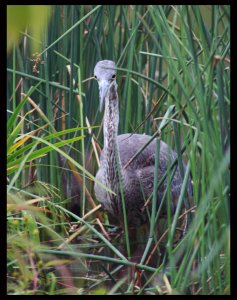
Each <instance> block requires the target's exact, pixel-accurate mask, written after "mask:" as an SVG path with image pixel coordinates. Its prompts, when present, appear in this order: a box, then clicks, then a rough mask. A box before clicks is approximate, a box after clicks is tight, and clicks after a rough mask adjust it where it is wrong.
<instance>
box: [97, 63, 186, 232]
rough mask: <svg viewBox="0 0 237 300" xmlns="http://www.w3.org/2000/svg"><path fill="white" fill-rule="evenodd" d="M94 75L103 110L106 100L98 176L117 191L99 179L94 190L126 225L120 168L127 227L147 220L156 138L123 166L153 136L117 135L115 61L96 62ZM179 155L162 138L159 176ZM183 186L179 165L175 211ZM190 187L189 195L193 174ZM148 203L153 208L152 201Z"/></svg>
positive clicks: (173, 200) (160, 192) (172, 188)
mask: <svg viewBox="0 0 237 300" xmlns="http://www.w3.org/2000/svg"><path fill="white" fill-rule="evenodd" d="M94 75H95V78H96V79H97V81H98V84H99V93H100V110H101V109H102V106H103V103H104V102H105V113H104V124H103V131H104V148H103V151H102V153H101V157H100V168H99V170H98V172H97V174H96V179H97V180H99V181H100V182H101V183H103V184H104V185H105V186H107V187H108V188H109V189H111V190H112V191H114V192H115V194H116V195H114V194H112V193H109V192H108V191H106V190H105V189H103V188H102V187H101V186H100V185H98V184H96V183H95V194H96V197H97V199H98V200H99V202H100V203H101V204H102V207H103V208H104V209H105V210H106V211H108V213H109V214H111V215H112V216H113V217H114V218H116V219H117V220H118V221H119V223H120V225H121V226H123V222H124V217H123V210H122V200H121V193H120V188H119V173H118V168H119V170H120V174H121V178H120V180H121V183H122V190H123V194H124V199H125V203H126V213H127V222H128V227H130V228H132V227H136V226H139V225H141V224H144V223H146V222H148V215H147V212H146V209H144V203H145V201H146V200H147V199H148V198H149V196H150V195H151V194H152V192H153V184H154V166H155V149H156V142H155V140H153V141H152V142H151V143H150V144H149V145H148V146H147V147H146V148H145V149H144V150H143V151H142V153H140V154H139V155H138V157H137V158H136V159H135V160H134V161H132V163H131V164H129V165H128V167H127V168H126V169H124V168H123V167H124V166H125V165H126V163H127V162H128V161H129V159H130V158H131V157H133V155H134V154H135V153H136V152H137V151H138V150H139V149H140V148H141V147H142V146H143V145H144V144H146V143H147V142H148V141H149V140H150V139H151V136H149V135H145V134H121V135H117V132H118V123H119V110H118V95H117V83H116V79H115V76H116V70H115V63H114V62H113V61H109V60H103V61H99V62H98V63H97V64H96V66H95V69H94ZM176 157H177V154H176V153H175V152H174V151H173V150H172V149H171V148H170V147H169V146H168V145H167V144H166V143H164V142H162V141H161V143H160V158H159V170H158V180H160V179H161V178H162V177H163V175H164V174H165V172H166V170H167V167H168V166H169V165H170V164H171V163H172V161H173V160H174V159H175V158H176ZM185 168H186V167H185V165H184V169H185ZM166 184H167V181H166V180H165V181H164V183H163V184H162V186H161V187H160V189H159V190H158V193H157V207H159V204H160V201H161V199H162V196H163V192H164V191H165V188H166ZM181 187H182V177H181V174H180V171H179V168H177V170H176V172H175V174H174V177H173V179H172V182H171V186H170V193H171V209H172V213H174V212H175V209H176V205H177V201H178V198H179V195H180V191H181ZM187 189H188V195H189V196H191V194H192V186H191V180H190V178H189V181H188V188H187ZM148 207H149V208H151V202H150V204H149V205H148ZM165 210H166V206H165V205H164V206H163V212H162V213H163V215H165V214H166V211H165Z"/></svg>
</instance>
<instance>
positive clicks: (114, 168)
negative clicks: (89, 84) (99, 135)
mask: <svg viewBox="0 0 237 300" xmlns="http://www.w3.org/2000/svg"><path fill="white" fill-rule="evenodd" d="M118 123H119V109H118V95H117V84H116V82H115V83H114V84H113V85H112V86H111V88H110V91H109V93H108V97H107V98H106V99H105V114H104V149H103V152H104V161H103V163H104V164H105V165H104V168H105V177H106V178H105V180H106V184H107V186H108V187H109V188H110V189H111V190H113V191H114V192H115V193H117V192H118V183H119V174H118V172H120V173H121V162H120V157H119V151H118V142H117V134H118Z"/></svg>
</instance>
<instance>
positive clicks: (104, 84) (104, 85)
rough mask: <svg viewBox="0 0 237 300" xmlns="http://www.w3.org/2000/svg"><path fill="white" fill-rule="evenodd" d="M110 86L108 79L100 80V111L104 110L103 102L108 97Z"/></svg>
mask: <svg viewBox="0 0 237 300" xmlns="http://www.w3.org/2000/svg"><path fill="white" fill-rule="evenodd" d="M109 87H110V82H108V81H107V80H100V81H99V91H100V111H102V108H103V104H104V101H105V98H106V97H107V94H108V91H109Z"/></svg>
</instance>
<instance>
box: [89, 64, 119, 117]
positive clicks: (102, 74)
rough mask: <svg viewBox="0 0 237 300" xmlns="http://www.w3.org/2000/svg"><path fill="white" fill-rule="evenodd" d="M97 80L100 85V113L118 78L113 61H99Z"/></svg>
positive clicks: (96, 70) (95, 70)
mask: <svg viewBox="0 0 237 300" xmlns="http://www.w3.org/2000/svg"><path fill="white" fill-rule="evenodd" d="M94 76H95V79H96V80H97V81H98V84H99V92H100V111H101V110H102V107H103V103H104V100H105V98H106V97H107V95H108V91H109V89H110V87H111V85H112V84H113V82H114V80H115V78H116V65H115V62H113V61H112V60H101V61H99V62H98V63H97V64H96V66H95V69H94Z"/></svg>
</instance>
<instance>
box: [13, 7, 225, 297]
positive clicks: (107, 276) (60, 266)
mask: <svg viewBox="0 0 237 300" xmlns="http://www.w3.org/2000/svg"><path fill="white" fill-rule="evenodd" d="M33 39H34V36H32V33H31V31H30V29H28V31H27V32H26V31H25V35H22V38H21V40H20V41H19V43H17V44H15V46H14V47H13V49H12V51H11V52H9V53H8V62H7V64H8V66H7V71H8V78H7V96H8V99H7V109H8V124H7V168H8V187H7V189H8V210H7V221H8V261H7V269H8V293H9V294H103V293H104V294H106V293H112V294H121V293H123V294H131V293H135V294H177V293H178V294H212V295H214V294H230V217H229V198H230V174H229V163H230V150H229V146H230V116H229V114H230V7H229V6H227V5H223V6H219V5H213V6H198V5H189V6H185V5H179V6H169V5H164V6H161V5H157V6H156V5H151V6H144V5H129V6H125V5H124V6H107V5H101V6H92V5H85V6H77V5H75V6H52V15H51V19H50V22H49V24H48V29H47V31H46V32H44V34H43V36H42V40H41V41H40V43H42V52H41V53H37V54H32V53H31V52H30V46H29V45H30V42H31V40H33ZM101 59H111V60H114V61H115V62H116V63H117V67H118V75H117V82H118V94H119V108H120V123H119V133H126V132H138V133H147V134H150V135H153V134H154V133H155V132H156V131H157V130H158V129H159V128H162V130H161V138H162V140H164V141H165V142H167V143H168V144H169V145H170V146H171V147H172V148H173V149H175V150H176V151H177V153H178V160H177V163H178V165H179V166H180V165H181V158H183V159H184V161H185V162H186V163H187V165H188V171H190V173H191V175H192V181H193V203H192V205H193V206H195V214H194V213H192V217H190V219H189V226H188V229H187V233H186V235H185V236H184V238H183V239H182V240H181V241H180V242H179V243H178V244H177V245H175V244H174V242H173V234H174V229H175V224H176V222H177V219H178V214H176V215H175V216H174V218H172V217H171V216H168V220H167V224H166V228H167V226H168V231H167V239H168V240H167V243H166V244H165V255H164V257H162V258H161V259H160V260H159V261H158V265H157V268H155V267H151V266H147V265H145V257H146V252H149V251H150V250H151V249H150V245H149V243H150V242H149V241H148V238H149V237H150V238H151V237H152V235H153V229H152V228H151V231H150V234H149V235H148V236H147V241H145V243H147V247H146V250H145V251H146V252H145V253H143V257H142V258H141V262H140V263H139V264H138V265H137V266H136V270H146V277H145V282H142V283H141V285H140V286H139V287H136V286H134V282H135V277H136V276H137V273H136V274H134V276H132V279H134V280H133V281H132V282H131V283H130V284H128V285H126V284H124V282H123V281H119V280H116V273H117V272H118V270H119V269H120V268H121V266H122V265H125V266H131V270H134V268H133V267H132V265H133V263H132V262H131V261H130V260H129V259H127V258H126V257H125V256H124V255H123V253H122V252H121V248H120V245H119V244H120V242H121V241H120V240H118V239H116V238H115V239H112V240H111V239H109V237H108V232H109V229H110V228H111V225H110V224H109V220H108V219H107V217H106V215H102V214H101V212H99V210H98V209H99V207H98V208H96V205H97V204H98V203H97V202H96V201H97V200H96V199H95V197H94V192H93V181H94V175H95V173H96V170H97V169H98V163H97V159H96V155H98V154H99V148H102V147H103V137H102V130H101V129H102V118H103V114H102V113H99V111H98V107H99V102H98V99H99V97H98V87H97V83H96V82H95V80H91V79H92V76H93V69H94V66H95V64H96V62H97V61H99V60H101ZM170 112H171V113H170ZM162 120H163V121H165V126H163V124H164V123H162V126H161V122H162ZM88 122H89V123H88ZM157 147H159V146H157ZM59 154H60V155H61V157H64V159H63V161H65V163H64V164H63V165H60V162H59ZM158 156H159V155H157V157H158ZM181 168H182V167H181ZM188 171H187V172H186V173H185V172H183V174H182V176H183V178H184V183H185V180H186V179H187V175H188ZM169 173H172V170H170V172H169ZM65 174H66V177H64V175H65ZM170 175H171V174H170ZM63 178H66V179H65V180H64V179H63ZM75 181H76V183H77V185H76V184H75ZM75 185H76V189H77V191H78V194H79V195H80V196H79V198H77V201H78V205H79V208H78V210H77V211H76V212H75V211H74V212H73V213H72V212H71V211H70V210H71V207H70V203H71V202H72V201H73V198H71V197H73V196H72V195H71V194H70V191H71V189H72V188H75ZM105 188H106V187H105ZM65 190H66V191H67V192H66V193H65ZM179 201H180V202H179V203H180V205H181V203H182V202H183V201H185V189H183V190H182V193H181V195H180V199H179ZM92 209H94V212H93V211H92ZM155 217H158V215H155V213H154V211H153V213H152V216H151V220H152V224H154V220H155ZM101 222H102V223H103V226H104V228H103V230H102V225H101ZM74 224H79V225H80V226H79V227H78V228H77V229H75V231H74V232H72V231H70V228H71V226H72V225H74ZM107 231H108V232H107ZM127 238H128V236H127ZM155 238H156V237H154V239H155ZM130 242H132V241H130ZM143 242H144V241H143ZM149 249H150V250H149ZM111 264H113V265H112V266H113V267H112V269H111ZM109 266H110V268H109ZM109 280H110V282H112V286H111V283H110V285H109V286H108V285H107V282H108V281H109Z"/></svg>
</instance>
